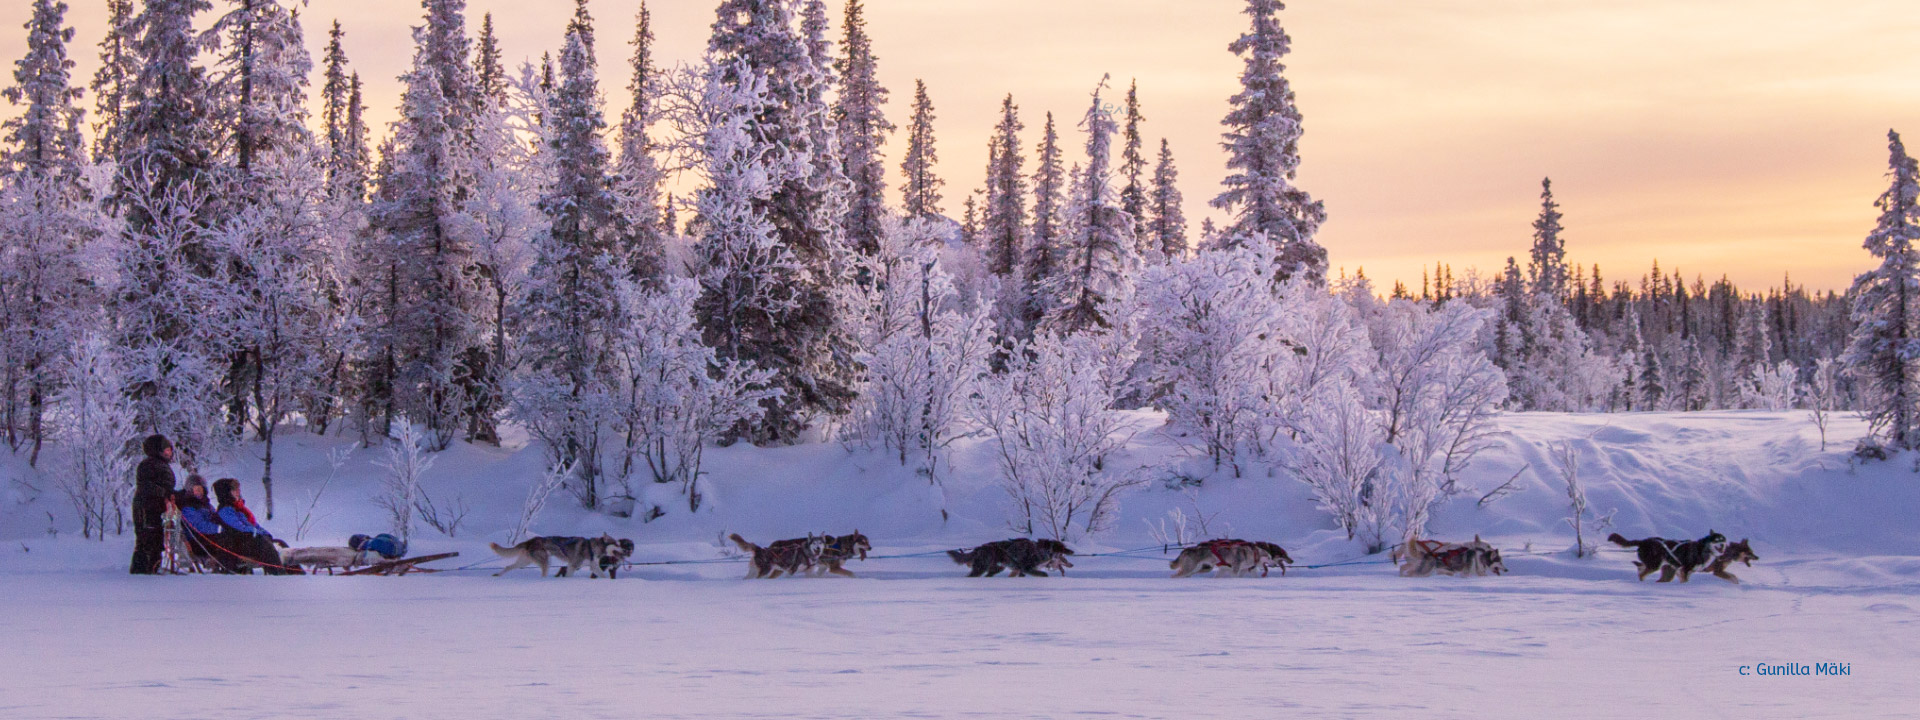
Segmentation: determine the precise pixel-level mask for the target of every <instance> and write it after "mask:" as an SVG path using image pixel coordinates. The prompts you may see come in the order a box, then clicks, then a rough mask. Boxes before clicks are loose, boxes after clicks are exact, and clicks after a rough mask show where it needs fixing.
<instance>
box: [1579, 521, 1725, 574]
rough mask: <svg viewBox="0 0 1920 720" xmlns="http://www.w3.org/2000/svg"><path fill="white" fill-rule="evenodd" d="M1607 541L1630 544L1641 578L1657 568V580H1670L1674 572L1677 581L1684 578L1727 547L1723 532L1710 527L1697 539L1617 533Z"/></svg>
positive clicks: (1627, 545) (1621, 545) (1622, 545)
mask: <svg viewBox="0 0 1920 720" xmlns="http://www.w3.org/2000/svg"><path fill="white" fill-rule="evenodd" d="M1607 541H1608V542H1611V543H1613V544H1615V545H1619V546H1620V547H1630V548H1633V549H1635V550H1636V551H1637V552H1638V553H1639V559H1637V560H1634V561H1633V566H1634V567H1637V568H1640V578H1639V579H1641V580H1645V579H1647V576H1648V575H1651V574H1653V571H1655V570H1658V571H1660V582H1671V581H1672V580H1673V576H1674V573H1675V572H1678V573H1679V574H1680V582H1686V581H1687V578H1688V576H1691V575H1693V573H1694V571H1695V570H1699V569H1700V568H1702V567H1704V566H1706V565H1707V563H1711V562H1713V559H1714V556H1716V555H1719V554H1720V553H1721V552H1723V551H1725V550H1726V549H1727V536H1725V535H1721V534H1720V533H1717V532H1714V531H1712V530H1708V531H1707V535H1706V537H1702V538H1700V539H1699V540H1668V539H1666V538H1659V537H1650V538H1646V539H1644V540H1628V539H1626V538H1625V537H1622V536H1621V535H1620V533H1614V534H1612V535H1608V536H1607Z"/></svg>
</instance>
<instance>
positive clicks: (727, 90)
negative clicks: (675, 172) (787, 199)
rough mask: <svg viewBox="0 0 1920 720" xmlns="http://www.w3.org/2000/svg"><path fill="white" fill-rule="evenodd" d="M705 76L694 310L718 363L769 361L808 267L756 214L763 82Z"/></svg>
mask: <svg viewBox="0 0 1920 720" xmlns="http://www.w3.org/2000/svg"><path fill="white" fill-rule="evenodd" d="M708 73H709V79H708V82H707V83H706V86H705V88H706V89H705V92H706V98H705V99H704V104H703V112H704V113H705V114H706V115H707V118H706V123H707V127H706V128H705V132H704V136H703V138H702V140H703V143H702V144H703V147H702V148H701V155H702V156H703V157H705V158H706V162H707V166H706V168H705V175H706V177H707V183H708V184H707V187H706V188H703V189H702V190H701V191H700V193H699V195H698V196H697V205H696V206H697V209H698V211H699V217H700V220H699V222H700V225H701V230H702V235H701V237H700V240H699V244H698V245H697V246H696V247H695V260H694V262H695V265H694V277H695V278H696V279H697V280H698V282H699V283H700V288H701V295H700V299H699V301H698V303H697V304H696V308H697V315H698V316H699V317H700V318H701V319H702V321H703V322H702V325H703V331H704V335H705V341H706V344H707V345H709V346H711V347H713V348H714V349H715V351H716V355H717V357H718V358H719V360H720V361H722V362H746V361H748V360H749V359H750V358H753V357H764V358H769V359H773V356H771V355H767V354H762V353H760V352H758V351H759V349H760V348H764V347H768V346H773V345H775V344H777V343H778V340H777V338H778V337H779V336H780V334H781V333H780V331H781V322H782V319H783V318H786V317H788V316H790V315H791V314H793V313H794V312H795V311H797V310H798V301H797V299H796V298H795V297H794V291H795V287H796V285H797V284H798V282H799V281H800V279H801V277H802V276H803V275H804V274H805V272H806V271H805V269H804V268H803V267H802V266H801V264H800V262H799V261H798V260H797V259H796V258H795V257H794V254H793V252H792V250H790V249H788V248H787V247H786V246H785V245H783V244H781V243H780V241H779V238H778V237H777V235H776V233H775V229H774V227H773V223H772V222H771V221H770V220H769V219H768V218H767V217H766V216H765V215H763V214H761V213H760V212H759V206H760V204H761V203H764V202H766V201H767V200H768V199H769V198H770V197H772V195H773V192H774V189H775V188H774V182H773V178H772V177H770V174H769V173H768V172H766V169H765V168H766V159H765V157H766V154H767V153H768V152H770V149H769V148H767V147H765V146H764V145H762V144H759V143H757V142H755V140H754V139H753V138H752V137H750V136H749V135H748V130H747V128H748V123H749V119H750V118H751V117H753V116H754V115H755V114H757V113H758V112H759V110H760V108H762V107H764V106H765V104H766V103H767V100H766V86H765V84H764V82H763V81H761V80H760V79H759V78H757V77H753V76H746V77H743V78H742V81H743V84H732V83H727V82H722V81H720V78H721V77H722V76H723V72H722V70H721V69H720V68H719V67H718V66H714V67H711V68H710V69H709V71H708ZM778 359H779V360H783V361H784V360H786V358H778ZM728 432H729V433H732V434H735V435H736V436H737V435H742V434H745V432H746V431H745V429H744V428H729V430H728Z"/></svg>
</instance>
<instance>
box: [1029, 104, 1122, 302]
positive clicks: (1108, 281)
mask: <svg viewBox="0 0 1920 720" xmlns="http://www.w3.org/2000/svg"><path fill="white" fill-rule="evenodd" d="M1104 89H1106V80H1105V79H1104V78H1103V79H1102V80H1101V81H1100V85H1099V86H1097V87H1095V88H1094V91H1093V104H1092V106H1091V107H1090V108H1088V110H1087V115H1086V118H1085V119H1084V120H1082V121H1081V127H1082V128H1083V129H1084V130H1085V131H1086V133H1087V167H1086V169H1085V170H1084V171H1083V172H1080V173H1077V174H1076V175H1075V177H1074V188H1073V191H1074V192H1073V198H1072V200H1071V201H1070V202H1069V204H1068V205H1067V212H1066V220H1067V233H1066V237H1065V238H1064V242H1063V243H1062V244H1061V248H1060V254H1059V258H1060V272H1059V273H1058V274H1056V275H1055V276H1054V277H1053V278H1052V280H1051V282H1049V284H1048V285H1047V287H1046V288H1045V291H1046V292H1047V293H1048V294H1049V295H1051V296H1052V300H1051V301H1050V303H1049V304H1050V305H1051V306H1052V314H1050V315H1049V316H1048V317H1047V319H1046V326H1047V328H1048V329H1050V330H1052V331H1053V332H1063V333H1064V332H1077V331H1080V330H1085V329H1087V328H1091V327H1096V326H1097V327H1105V326H1106V325H1107V324H1108V320H1107V317H1106V315H1107V313H1108V312H1109V310H1108V306H1109V305H1110V304H1112V303H1113V302H1114V301H1115V300H1116V299H1119V298H1121V297H1124V296H1126V295H1127V294H1128V293H1130V292H1131V287H1130V285H1129V283H1130V282H1131V276H1132V273H1133V271H1134V270H1135V268H1137V267H1138V265H1139V262H1140V259H1139V256H1137V255H1135V254H1134V252H1133V249H1134V244H1133V238H1134V233H1133V222H1134V220H1133V217H1132V216H1129V215H1127V213H1126V211H1125V210H1122V209H1120V208H1119V207H1118V206H1117V205H1115V204H1114V197H1113V188H1112V184H1111V183H1112V179H1113V178H1112V176H1113V166H1112V161H1113V133H1114V130H1115V125H1114V121H1113V114H1112V113H1111V112H1110V111H1109V110H1108V109H1107V108H1106V107H1105V106H1104V105H1103V104H1102V103H1101V102H1100V92H1101V91H1102V90H1104Z"/></svg>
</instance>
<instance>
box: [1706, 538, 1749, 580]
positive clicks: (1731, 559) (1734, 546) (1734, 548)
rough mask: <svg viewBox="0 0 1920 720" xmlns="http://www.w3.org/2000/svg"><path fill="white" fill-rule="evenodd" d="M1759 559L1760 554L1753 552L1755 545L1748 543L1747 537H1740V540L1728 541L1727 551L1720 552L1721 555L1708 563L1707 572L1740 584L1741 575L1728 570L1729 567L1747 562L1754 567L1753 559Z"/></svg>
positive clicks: (1747, 564)
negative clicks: (1735, 541)
mask: <svg viewBox="0 0 1920 720" xmlns="http://www.w3.org/2000/svg"><path fill="white" fill-rule="evenodd" d="M1759 559H1760V556H1759V555H1755V554H1753V546H1751V545H1748V544H1747V539H1746V538H1740V542H1737V543H1727V549H1726V551H1725V552H1722V553H1720V557H1717V558H1714V559H1713V562H1712V563H1710V564H1708V565H1707V572H1711V573H1713V576H1714V577H1717V578H1720V579H1721V580H1725V581H1727V582H1730V583H1733V584H1735V585H1739V584H1740V578H1739V576H1737V575H1734V574H1733V573H1730V572H1727V568H1729V567H1731V566H1732V565H1733V564H1734V563H1745V564H1746V566H1747V567H1753V561H1755V560H1759Z"/></svg>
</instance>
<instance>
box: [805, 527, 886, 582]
mask: <svg viewBox="0 0 1920 720" xmlns="http://www.w3.org/2000/svg"><path fill="white" fill-rule="evenodd" d="M871 550H873V543H872V542H871V541H868V540H867V536H865V535H862V534H860V530H859V528H855V529H854V531H853V534H852V535H838V536H835V535H821V536H820V551H819V554H818V555H817V556H816V557H815V558H814V569H815V571H816V572H818V573H833V574H835V575H844V576H846V577H853V571H852V570H848V569H846V568H845V567H843V566H844V565H846V564H847V561H848V560H852V559H854V558H855V557H858V558H860V559H861V560H862V561H865V560H866V559H867V553H868V552H869V551H871Z"/></svg>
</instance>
